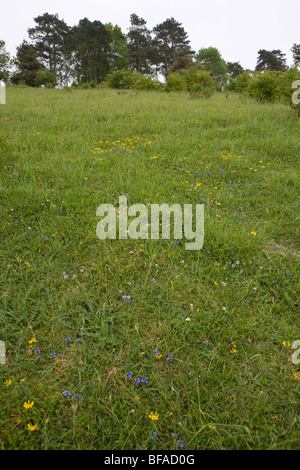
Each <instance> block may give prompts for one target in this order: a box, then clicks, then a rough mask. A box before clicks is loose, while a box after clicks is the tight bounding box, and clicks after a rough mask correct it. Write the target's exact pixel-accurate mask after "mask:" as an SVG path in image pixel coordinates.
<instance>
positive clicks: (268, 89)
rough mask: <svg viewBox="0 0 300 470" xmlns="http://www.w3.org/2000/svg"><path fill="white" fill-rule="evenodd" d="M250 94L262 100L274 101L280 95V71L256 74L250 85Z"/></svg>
mask: <svg viewBox="0 0 300 470" xmlns="http://www.w3.org/2000/svg"><path fill="white" fill-rule="evenodd" d="M248 92H249V95H250V96H251V97H253V98H256V99H257V100H258V101H262V102H269V103H270V102H273V101H275V100H276V98H277V97H278V96H279V78H278V72H271V71H266V72H264V73H258V74H255V76H254V77H253V78H252V79H251V81H250V84H249V87H248Z"/></svg>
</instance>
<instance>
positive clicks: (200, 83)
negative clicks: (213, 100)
mask: <svg viewBox="0 0 300 470" xmlns="http://www.w3.org/2000/svg"><path fill="white" fill-rule="evenodd" d="M183 76H184V80H185V83H186V89H187V91H188V92H189V93H190V95H191V96H192V97H194V98H209V97H210V96H212V94H213V93H214V92H215V91H216V83H215V81H214V79H213V77H212V76H211V74H210V73H209V72H206V71H204V70H199V69H198V68H196V67H191V68H190V69H188V70H186V71H185V72H184V75H183Z"/></svg>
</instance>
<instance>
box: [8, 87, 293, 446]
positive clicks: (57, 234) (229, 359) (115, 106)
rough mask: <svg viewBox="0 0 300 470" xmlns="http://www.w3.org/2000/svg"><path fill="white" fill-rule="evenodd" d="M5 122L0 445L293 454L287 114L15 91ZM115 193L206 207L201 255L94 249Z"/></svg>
mask: <svg viewBox="0 0 300 470" xmlns="http://www.w3.org/2000/svg"><path fill="white" fill-rule="evenodd" d="M0 126H1V127H0V129H1V132H0V158H1V167H0V184H1V205H0V210H1V219H2V220H1V250H0V253H1V272H0V300H1V302H0V340H2V341H4V342H5V344H6V349H7V364H6V365H0V398H1V408H0V423H1V424H0V448H2V449H12V448H14V449H16V448H17V449H73V448H74V449H146V448H147V449H160V450H163V449H180V448H182V449H193V450H195V449H204V448H205V449H296V448H299V447H300V446H299V442H300V439H299V438H300V426H299V402H300V398H299V384H300V366H299V365H296V364H294V363H293V361H292V359H291V358H292V354H293V352H294V351H293V350H292V349H291V344H292V343H293V342H294V341H296V340H300V331H299V306H298V305H297V300H298V299H299V297H298V295H299V292H297V271H296V269H297V260H298V256H299V251H297V250H299V233H298V226H299V221H298V220H297V216H298V212H299V204H298V191H297V188H299V165H298V161H299V152H300V139H299V128H300V121H299V119H298V120H297V119H296V117H295V113H294V111H292V110H291V109H289V107H287V106H282V105H278V104H276V105H275V104H274V105H262V104H258V103H256V102H255V101H250V100H248V99H246V98H245V99H243V98H241V97H238V96H228V97H226V95H215V96H214V97H212V98H211V99H209V100H192V99H190V98H189V97H187V96H185V95H176V94H166V93H147V92H133V91H132V92H131V91H122V92H117V91H114V90H105V89H104V90H97V89H94V90H72V91H69V92H68V91H66V90H48V89H40V90H36V89H26V88H8V90H7V104H6V105H2V106H1V107H0ZM120 195H126V196H127V197H128V204H129V205H131V204H134V203H143V204H146V205H148V204H154V203H159V204H161V203H163V202H166V203H168V204H173V203H175V202H177V203H179V204H182V205H183V204H188V203H190V204H194V205H195V204H197V203H198V204H205V242H204V247H203V249H202V250H200V251H186V250H185V245H184V242H183V241H179V243H178V244H176V243H175V241H174V240H169V241H167V242H165V241H163V240H137V241H133V240H122V241H121V240H114V241H111V240H106V241H101V240H99V239H98V238H97V236H96V225H97V223H98V221H99V218H98V217H96V209H97V207H98V206H99V205H100V204H102V203H111V204H114V205H115V207H117V206H118V204H117V202H118V199H119V196H120ZM123 295H126V296H130V301H124V300H123ZM37 348H38V349H37ZM155 351H158V353H155ZM170 356H172V357H170ZM130 372H131V373H132V375H131V374H129V375H128V373H130ZM139 376H141V377H142V378H147V383H142V382H140V383H136V379H137V378H138V377H139ZM130 377H131V378H130ZM137 382H138V381H137ZM66 392H69V394H70V396H68V395H69V394H68V393H66ZM76 394H78V395H76ZM28 400H29V401H30V405H29V407H28V408H25V407H24V402H28ZM32 401H33V402H34V404H33V405H32V406H31V403H32ZM151 413H153V414H151ZM155 413H157V414H158V415H159V417H158V419H152V418H153V417H154V416H153V415H155ZM149 416H152V418H149ZM28 424H30V425H31V426H29V427H28ZM35 426H36V427H35ZM153 433H156V434H153Z"/></svg>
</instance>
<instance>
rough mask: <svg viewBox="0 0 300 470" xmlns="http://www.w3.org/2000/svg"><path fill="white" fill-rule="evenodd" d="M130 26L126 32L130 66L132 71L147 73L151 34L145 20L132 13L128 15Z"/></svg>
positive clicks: (149, 69)
mask: <svg viewBox="0 0 300 470" xmlns="http://www.w3.org/2000/svg"><path fill="white" fill-rule="evenodd" d="M130 24H131V26H130V28H129V32H128V34H127V39H128V48H129V54H130V68H131V69H132V70H134V71H137V72H141V73H143V74H148V73H150V71H151V68H150V55H151V41H152V39H151V34H150V31H149V30H148V28H147V26H146V24H147V22H146V21H145V20H144V19H143V18H140V17H139V16H137V15H136V14H135V13H133V14H132V15H131V16H130Z"/></svg>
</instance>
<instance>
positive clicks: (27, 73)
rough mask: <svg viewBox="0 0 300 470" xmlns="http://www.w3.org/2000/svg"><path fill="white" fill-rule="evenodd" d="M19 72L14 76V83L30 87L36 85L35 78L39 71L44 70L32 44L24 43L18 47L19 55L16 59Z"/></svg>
mask: <svg viewBox="0 0 300 470" xmlns="http://www.w3.org/2000/svg"><path fill="white" fill-rule="evenodd" d="M14 63H15V65H16V67H17V72H16V73H15V74H14V76H13V82H14V83H19V82H24V83H25V84H26V85H28V86H34V85H35V78H36V75H37V73H38V71H39V70H41V69H42V68H43V66H42V64H41V63H40V62H39V61H38V59H37V53H36V50H35V48H34V46H33V45H32V44H28V42H27V41H25V40H24V41H23V42H22V44H20V46H18V47H17V55H16V57H15V59H14Z"/></svg>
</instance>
